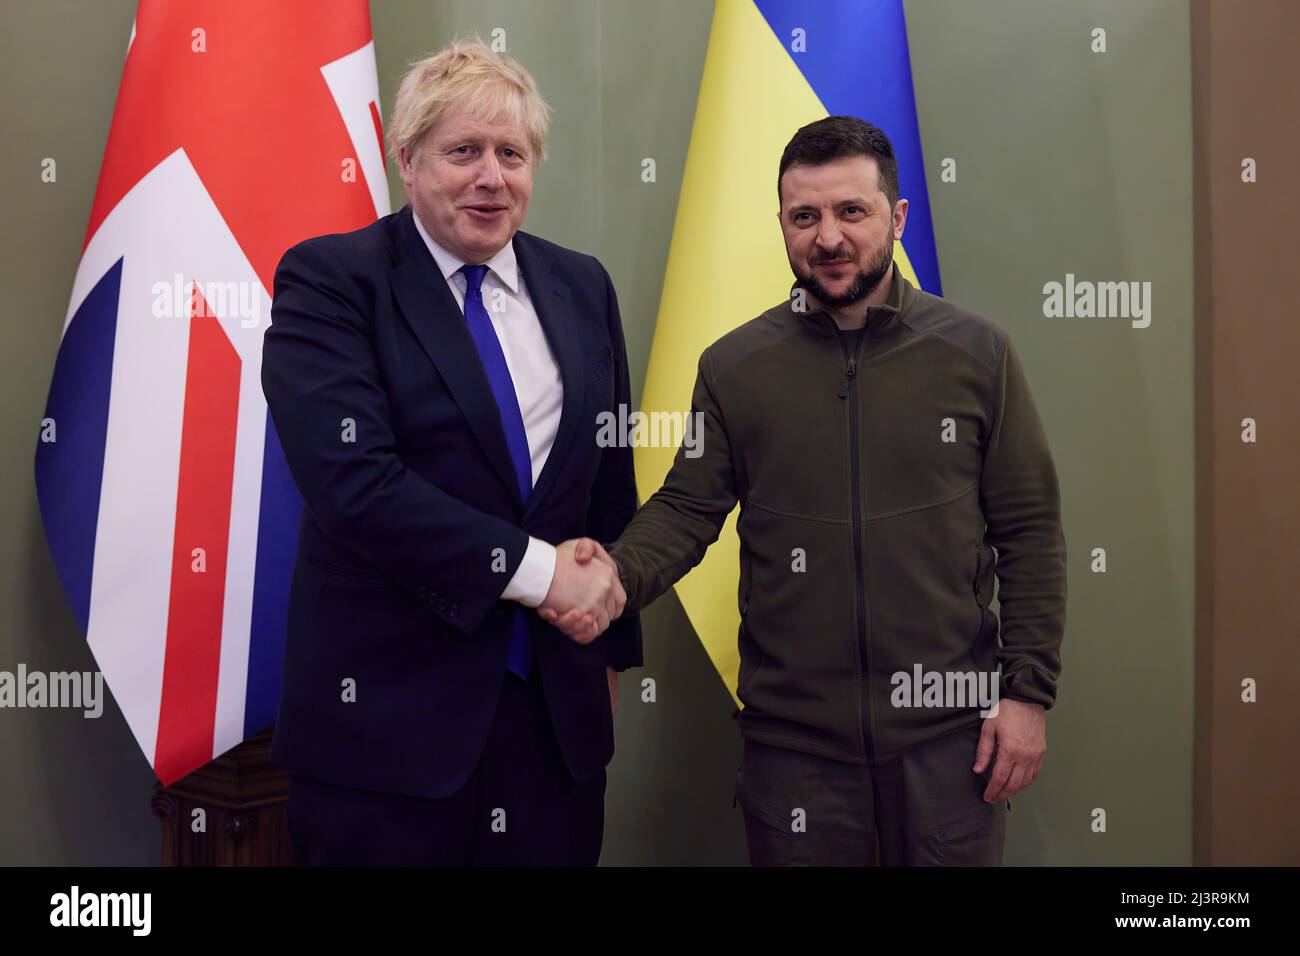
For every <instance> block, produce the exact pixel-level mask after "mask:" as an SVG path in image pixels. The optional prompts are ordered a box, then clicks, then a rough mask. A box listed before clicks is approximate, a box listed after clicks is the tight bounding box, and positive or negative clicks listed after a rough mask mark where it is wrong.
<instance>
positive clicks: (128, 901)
mask: <svg viewBox="0 0 1300 956" xmlns="http://www.w3.org/2000/svg"><path fill="white" fill-rule="evenodd" d="M152 911H153V895H152V894H150V893H82V892H81V888H80V887H78V886H73V887H72V889H71V891H69V892H67V893H55V894H54V895H53V896H51V897H50V925H51V926H129V927H131V935H133V936H148V935H149V928H150V926H151V924H152Z"/></svg>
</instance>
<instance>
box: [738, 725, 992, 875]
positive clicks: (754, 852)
mask: <svg viewBox="0 0 1300 956" xmlns="http://www.w3.org/2000/svg"><path fill="white" fill-rule="evenodd" d="M980 727H981V724H979V723H977V724H975V725H974V727H972V728H967V729H964V730H961V731H958V732H956V733H952V734H949V735H947V736H945V737H941V738H939V739H937V740H932V741H929V742H927V743H924V744H920V745H918V746H916V747H914V748H912V749H911V750H908V751H906V752H905V753H903V754H900V755H899V756H898V757H895V758H894V759H893V760H890V761H888V762H886V763H882V764H879V765H877V766H875V767H872V766H869V765H858V764H851V763H843V762H841V761H838V760H830V759H828V758H825V757H817V756H813V755H811V754H806V753H800V752H798V751H794V750H786V749H784V748H781V747H774V746H771V745H769V744H762V743H756V742H754V741H750V740H746V741H745V742H744V757H743V759H742V760H741V765H740V769H739V772H738V773H737V775H736V801H737V802H739V803H740V805H741V807H742V808H743V810H744V814H745V836H746V840H747V842H748V844H749V861H750V865H752V866H873V865H877V864H879V865H883V866H1001V864H1002V848H1003V845H1004V843H1005V840H1006V821H1007V813H1008V811H1009V810H1010V809H1011V804H1010V801H1005V800H1003V801H998V802H996V803H994V804H988V803H985V802H984V800H983V793H984V789H985V788H986V787H987V786H988V782H989V778H990V777H991V776H992V773H993V763H994V762H993V761H990V764H989V766H988V767H986V768H985V769H984V772H983V773H979V774H977V773H974V772H972V771H971V767H972V766H973V765H974V763H975V746H976V744H977V743H978V741H979V734H980Z"/></svg>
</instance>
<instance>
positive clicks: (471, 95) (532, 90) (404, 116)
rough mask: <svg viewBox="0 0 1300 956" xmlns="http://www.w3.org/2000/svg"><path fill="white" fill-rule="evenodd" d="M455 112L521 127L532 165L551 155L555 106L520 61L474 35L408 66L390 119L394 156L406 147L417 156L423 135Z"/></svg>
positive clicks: (398, 89)
mask: <svg viewBox="0 0 1300 956" xmlns="http://www.w3.org/2000/svg"><path fill="white" fill-rule="evenodd" d="M456 112H464V113H467V114H468V115H470V116H473V117H475V118H478V119H484V120H494V119H497V118H498V117H504V118H505V119H506V120H507V121H509V122H510V123H513V124H515V125H517V126H522V127H523V128H524V131H525V134H526V135H527V137H528V148H529V149H530V150H531V151H532V154H533V155H532V156H531V157H530V160H532V163H533V166H534V167H536V166H539V165H541V163H542V161H543V160H545V159H546V131H547V127H548V126H549V124H550V119H551V107H550V106H549V105H547V103H546V101H545V100H544V99H542V95H541V93H539V92H538V90H537V84H536V83H535V82H534V81H533V78H532V76H531V75H530V74H529V72H528V71H527V70H525V69H524V68H523V65H522V64H520V63H519V61H518V60H516V59H515V58H514V57H512V56H510V55H508V54H505V53H494V52H493V51H492V50H491V48H489V47H488V45H487V44H485V43H484V42H483V41H482V40H480V39H479V38H478V37H477V36H475V37H472V38H470V39H459V38H458V39H456V40H453V41H452V42H451V43H450V44H448V45H447V46H446V47H444V48H443V49H442V50H440V51H439V52H438V53H435V54H433V55H432V56H427V57H424V58H423V59H420V60H416V61H414V62H413V63H411V64H410V65H409V66H408V67H407V70H406V75H405V76H403V77H402V82H401V84H400V85H399V86H398V87H397V99H396V101H395V102H394V104H393V115H392V118H391V119H390V120H389V123H388V141H389V150H390V152H391V155H392V157H393V160H394V161H397V160H398V151H399V150H401V149H403V148H405V149H406V151H407V152H408V154H412V155H413V154H414V152H415V150H416V148H417V147H418V145H419V143H420V141H421V140H422V139H423V138H424V134H425V133H427V132H428V131H429V130H430V129H432V128H433V127H434V126H435V125H437V123H438V122H439V121H440V120H441V119H442V118H443V117H444V116H447V115H448V114H450V113H456Z"/></svg>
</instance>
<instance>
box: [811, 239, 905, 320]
mask: <svg viewBox="0 0 1300 956" xmlns="http://www.w3.org/2000/svg"><path fill="white" fill-rule="evenodd" d="M831 261H835V260H831ZM893 265H894V237H893V236H892V235H891V236H889V237H888V241H887V242H886V243H885V245H884V248H882V249H881V250H880V252H879V254H878V255H877V256H876V258H875V261H873V262H872V263H871V267H870V269H869V270H868V271H866V272H863V271H862V270H861V269H859V270H858V274H857V275H856V276H854V277H853V282H852V283H851V284H850V285H849V287H848V288H847V289H845V290H844V292H843V294H841V295H831V294H830V293H829V292H828V291H826V287H825V286H823V285H822V284H821V281H820V280H819V279H818V278H817V275H816V274H815V273H813V272H809V273H808V274H807V275H800V273H799V270H798V268H796V267H795V265H794V263H793V262H792V263H790V268H791V269H792V270H793V271H794V277H795V279H796V280H797V281H798V285H799V286H800V287H801V288H803V289H805V290H806V291H807V292H808V294H809V295H811V296H812V297H813V298H814V299H816V300H817V301H818V302H820V303H822V304H823V305H828V306H831V307H833V308H836V309H843V308H845V307H847V306H850V305H854V304H856V303H858V302H861V301H862V300H863V299H865V298H866V297H867V296H869V295H871V293H873V292H875V291H876V289H878V288H879V287H880V283H881V282H882V281H884V278H885V276H886V275H888V274H889V270H890V269H891V268H892V267H893Z"/></svg>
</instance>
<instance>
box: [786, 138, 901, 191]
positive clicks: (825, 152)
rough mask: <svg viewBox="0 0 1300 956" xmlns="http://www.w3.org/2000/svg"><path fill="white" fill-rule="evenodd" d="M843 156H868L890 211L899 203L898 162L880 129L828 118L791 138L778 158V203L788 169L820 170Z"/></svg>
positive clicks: (892, 148)
mask: <svg viewBox="0 0 1300 956" xmlns="http://www.w3.org/2000/svg"><path fill="white" fill-rule="evenodd" d="M846 156H868V157H870V158H872V159H874V160H875V161H876V168H877V169H879V170H880V189H881V191H882V192H883V193H884V194H885V196H886V197H887V198H888V199H889V208H890V209H893V208H894V204H895V203H897V202H898V160H897V159H895V158H894V147H893V146H892V145H891V144H890V142H889V137H888V136H886V135H885V134H884V133H883V132H881V131H880V129H879V128H877V127H875V126H872V125H871V124H870V123H868V122H867V121H866V120H860V119H858V118H857V117H856V116H828V117H826V118H825V119H819V120H817V122H815V123H809V124H808V125H807V126H804V127H803V128H801V129H800V130H799V132H797V133H795V134H794V137H793V138H792V139H791V140H790V142H789V143H787V144H786V147H785V152H784V153H782V154H781V169H780V171H779V172H778V173H777V175H776V197H777V200H778V201H779V200H780V199H781V179H782V177H783V176H785V171H786V170H787V169H789V168H790V167H791V166H795V165H800V166H821V165H823V164H825V163H829V162H831V161H832V160H836V159H843V158H844V157H846Z"/></svg>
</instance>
